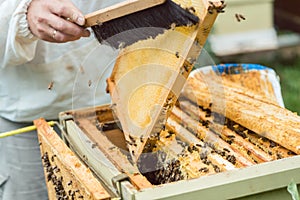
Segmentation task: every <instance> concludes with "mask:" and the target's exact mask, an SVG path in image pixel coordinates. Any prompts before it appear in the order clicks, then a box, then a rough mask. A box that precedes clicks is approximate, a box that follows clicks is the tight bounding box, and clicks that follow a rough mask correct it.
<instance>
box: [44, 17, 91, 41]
mask: <svg viewBox="0 0 300 200" xmlns="http://www.w3.org/2000/svg"><path fill="white" fill-rule="evenodd" d="M48 23H49V26H51V27H52V28H54V29H55V30H57V31H59V32H61V33H64V34H66V35H70V36H74V37H78V38H80V37H88V36H90V33H89V31H88V30H87V29H84V28H83V27H80V26H78V25H76V24H74V23H72V22H70V21H68V20H66V19H64V18H61V17H59V16H57V15H51V16H50V17H49V18H48Z"/></svg>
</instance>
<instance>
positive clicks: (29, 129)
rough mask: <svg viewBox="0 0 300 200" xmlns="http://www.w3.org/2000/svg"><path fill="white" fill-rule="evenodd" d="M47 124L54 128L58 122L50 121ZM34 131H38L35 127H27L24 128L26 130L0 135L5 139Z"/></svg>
mask: <svg viewBox="0 0 300 200" xmlns="http://www.w3.org/2000/svg"><path fill="white" fill-rule="evenodd" d="M47 123H48V124H49V125H50V126H54V125H55V124H56V123H57V122H55V121H49V122H47ZM34 130H36V126H35V125H32V126H27V127H24V128H20V129H16V130H12V131H8V132H4V133H0V138H5V137H9V136H13V135H17V134H21V133H26V132H30V131H34Z"/></svg>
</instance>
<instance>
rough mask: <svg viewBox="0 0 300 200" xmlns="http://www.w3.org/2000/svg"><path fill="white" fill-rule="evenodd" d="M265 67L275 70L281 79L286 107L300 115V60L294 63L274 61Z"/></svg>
mask: <svg viewBox="0 0 300 200" xmlns="http://www.w3.org/2000/svg"><path fill="white" fill-rule="evenodd" d="M263 65H265V66H268V67H270V68H273V69H274V70H275V71H276V73H277V74H278V75H279V77H280V85H281V92H282V96H283V100H284V104H285V107H286V108H287V109H289V110H291V111H293V112H297V113H298V115H299V114H300V101H299V100H300V58H298V59H296V60H294V61H293V62H288V63H282V62H280V61H274V62H272V63H264V64H263Z"/></svg>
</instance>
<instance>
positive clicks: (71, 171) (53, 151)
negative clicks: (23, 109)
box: [34, 119, 110, 200]
mask: <svg viewBox="0 0 300 200" xmlns="http://www.w3.org/2000/svg"><path fill="white" fill-rule="evenodd" d="M34 124H35V126H36V127H37V131H38V137H39V141H40V144H41V146H40V149H41V154H42V160H43V165H44V172H45V177H46V183H47V188H48V194H49V199H50V200H54V199H60V198H61V199H64V198H66V199H89V200H100V199H110V195H109V193H108V192H107V191H106V190H105V189H104V187H103V186H102V185H101V183H100V182H99V181H98V180H97V179H96V178H95V177H94V176H93V174H92V172H91V171H90V170H89V169H88V168H87V167H86V166H85V165H84V164H83V163H82V162H81V161H80V160H79V159H78V158H77V157H76V155H75V154H74V153H73V152H72V151H71V150H70V149H69V148H68V147H67V146H66V144H64V142H63V141H62V140H61V139H60V137H59V136H58V135H57V133H56V132H55V131H54V130H53V129H52V128H51V127H50V126H49V125H48V124H47V123H46V121H45V120H43V119H37V120H35V121H34Z"/></svg>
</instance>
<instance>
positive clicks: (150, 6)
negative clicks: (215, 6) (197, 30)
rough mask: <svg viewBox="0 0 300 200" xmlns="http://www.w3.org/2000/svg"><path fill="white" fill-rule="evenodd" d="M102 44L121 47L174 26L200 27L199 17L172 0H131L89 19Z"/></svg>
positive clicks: (91, 15) (88, 24)
mask: <svg viewBox="0 0 300 200" xmlns="http://www.w3.org/2000/svg"><path fill="white" fill-rule="evenodd" d="M85 19H86V24H85V27H92V29H93V31H94V33H95V36H96V38H97V39H98V41H99V42H100V43H103V42H104V41H105V42H107V43H108V44H109V45H110V46H112V47H115V48H119V47H120V46H123V47H124V46H128V45H130V44H132V43H135V42H137V41H139V40H143V39H147V38H149V37H155V36H157V35H158V34H160V33H162V32H163V31H164V30H166V29H170V28H171V27H174V26H187V25H193V24H197V23H198V22H199V18H198V17H197V16H195V15H194V14H192V13H190V12H189V11H188V10H186V9H183V8H182V7H180V5H178V4H176V3H174V2H173V1H172V0H127V1H124V2H121V3H118V4H115V5H113V6H110V7H107V8H104V9H102V10H98V11H96V12H93V13H90V14H87V15H86V16H85Z"/></svg>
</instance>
